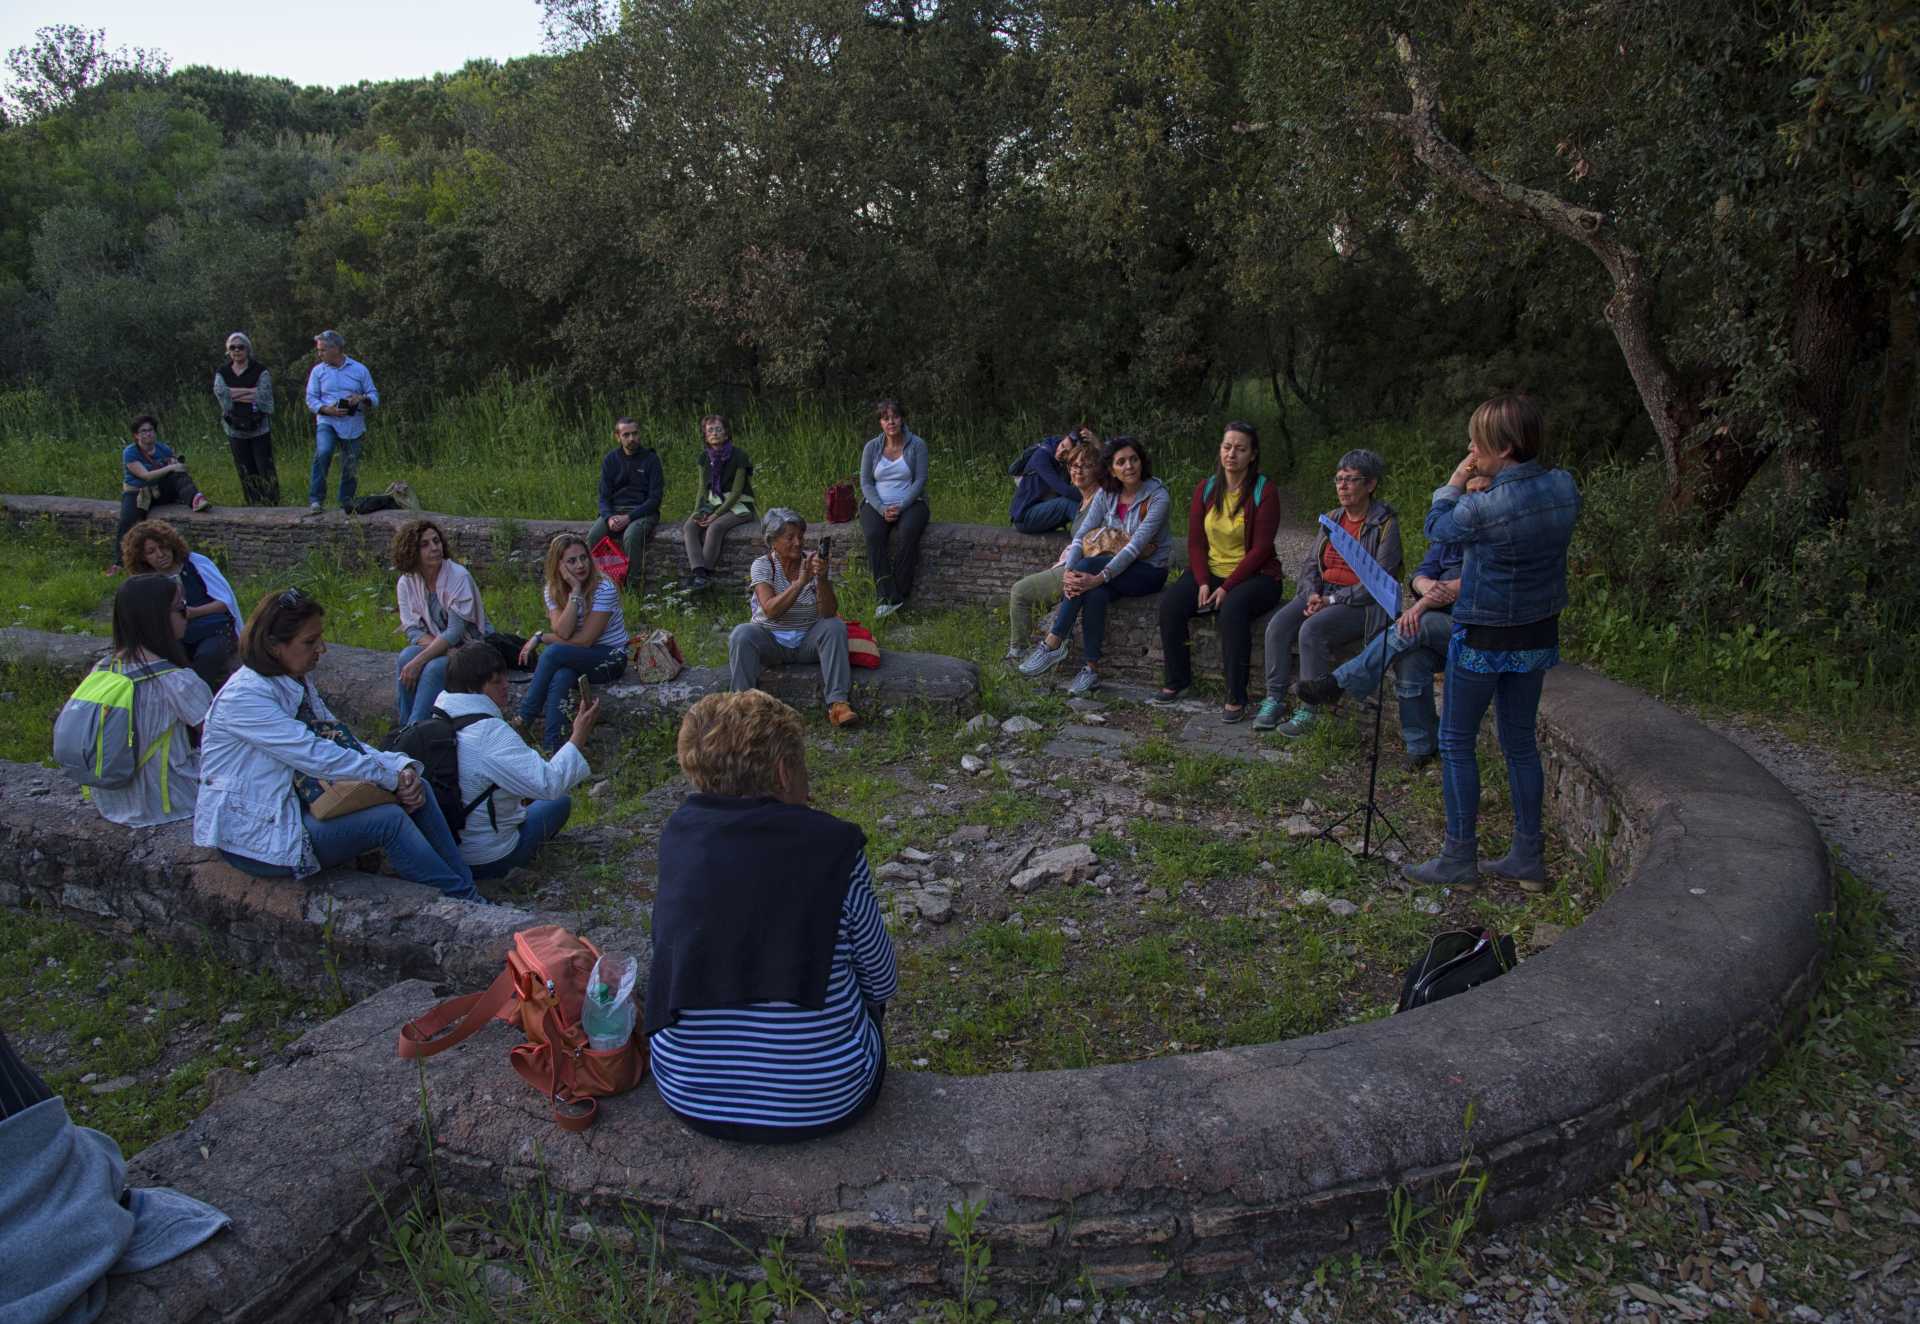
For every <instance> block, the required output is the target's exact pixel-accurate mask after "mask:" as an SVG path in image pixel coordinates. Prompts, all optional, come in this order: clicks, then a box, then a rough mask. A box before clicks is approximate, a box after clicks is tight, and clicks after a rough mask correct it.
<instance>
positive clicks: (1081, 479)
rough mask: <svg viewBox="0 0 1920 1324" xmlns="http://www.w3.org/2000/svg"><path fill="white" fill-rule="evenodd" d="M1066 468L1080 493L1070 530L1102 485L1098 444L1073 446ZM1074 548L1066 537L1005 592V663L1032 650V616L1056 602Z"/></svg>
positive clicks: (1102, 466) (1102, 461)
mask: <svg viewBox="0 0 1920 1324" xmlns="http://www.w3.org/2000/svg"><path fill="white" fill-rule="evenodd" d="M1066 465H1067V478H1068V480H1069V481H1070V482H1072V484H1073V486H1074V490H1075V491H1077V492H1079V494H1080V508H1079V510H1078V511H1076V512H1075V513H1074V516H1073V518H1072V519H1070V520H1068V521H1067V527H1068V528H1072V527H1073V526H1074V525H1075V524H1078V523H1079V522H1080V518H1081V516H1083V515H1085V514H1086V513H1087V507H1088V506H1090V505H1092V504H1093V499H1094V497H1096V496H1098V495H1099V494H1100V489H1101V488H1102V487H1103V486H1104V485H1105V483H1106V478H1107V466H1106V460H1105V459H1103V458H1102V456H1101V454H1100V445H1099V443H1098V442H1092V441H1080V442H1075V443H1073V445H1072V447H1071V448H1070V449H1069V450H1068V451H1067V457H1066ZM1076 545H1077V544H1075V542H1074V541H1073V539H1072V537H1068V539H1067V542H1066V545H1065V546H1064V547H1062V548H1061V549H1060V555H1059V557H1058V558H1057V559H1055V561H1054V563H1053V564H1052V565H1050V566H1048V567H1047V568H1046V569H1045V570H1036V571H1034V572H1033V573H1032V574H1030V575H1027V576H1026V577H1024V578H1022V579H1018V580H1015V581H1014V585H1013V587H1012V588H1011V589H1009V590H1008V592H1007V661H1009V662H1015V663H1017V662H1019V660H1020V659H1021V658H1023V657H1025V656H1026V655H1027V650H1028V649H1030V648H1031V647H1033V615H1034V613H1035V612H1037V611H1044V610H1045V609H1046V608H1048V607H1051V606H1052V605H1053V604H1054V603H1056V602H1058V601H1060V593H1061V589H1062V588H1063V586H1064V585H1065V584H1066V580H1067V560H1068V558H1069V557H1071V556H1072V555H1073V549H1074V547H1075V546H1076Z"/></svg>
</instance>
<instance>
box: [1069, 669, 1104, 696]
mask: <svg viewBox="0 0 1920 1324" xmlns="http://www.w3.org/2000/svg"><path fill="white" fill-rule="evenodd" d="M1099 688H1100V673H1099V672H1097V671H1095V670H1094V669H1093V668H1092V667H1090V666H1086V667H1081V668H1080V674H1079V675H1077V676H1075V677H1074V678H1073V684H1071V685H1069V686H1067V693H1068V694H1086V693H1088V692H1090V691H1092V690H1097V689H1099Z"/></svg>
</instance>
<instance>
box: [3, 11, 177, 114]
mask: <svg viewBox="0 0 1920 1324" xmlns="http://www.w3.org/2000/svg"><path fill="white" fill-rule="evenodd" d="M7 68H8V69H10V70H12V71H13V79H12V82H11V84H10V86H9V87H8V88H7V93H6V105H7V109H8V112H9V113H10V114H13V115H17V116H19V117H20V118H23V119H36V118H38V117H40V116H42V115H48V114H51V113H52V112H54V111H56V110H59V109H61V108H62V107H64V106H67V105H70V104H72V102H73V100H74V98H76V97H78V96H79V95H80V94H81V93H82V92H84V91H86V90H87V89H88V88H91V87H96V86H98V85H99V84H101V83H103V82H105V81H106V80H107V79H109V78H111V77H113V76H115V75H125V76H132V77H134V78H136V79H140V80H144V81H147V82H153V81H157V80H158V79H160V78H163V77H165V76H166V72H167V57H166V55H165V54H164V53H163V52H160V51H155V50H147V49H144V48H140V47H136V48H134V49H131V50H129V49H128V48H127V47H125V46H120V47H116V48H114V49H112V50H109V49H108V48H107V34H106V33H105V32H104V31H103V30H101V29H99V28H83V27H77V26H75V25H74V24H72V23H56V24H53V25H52V26H50V27H44V28H37V29H35V31H34V34H33V41H32V43H31V44H29V45H26V46H16V47H14V48H13V49H12V50H10V51H8V52H7Z"/></svg>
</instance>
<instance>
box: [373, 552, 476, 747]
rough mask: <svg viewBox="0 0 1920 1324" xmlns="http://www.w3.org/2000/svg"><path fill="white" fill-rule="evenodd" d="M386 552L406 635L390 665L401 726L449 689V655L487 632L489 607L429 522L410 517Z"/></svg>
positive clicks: (425, 714) (423, 717)
mask: <svg viewBox="0 0 1920 1324" xmlns="http://www.w3.org/2000/svg"><path fill="white" fill-rule="evenodd" d="M389 554H390V557H391V559H392V561H393V568H394V569H395V570H397V571H399V572H400V579H399V581H398V583H396V584H395V586H394V595H395V597H396V598H397V599H398V601H399V607H400V632H401V633H402V634H404V635H405V636H406V637H407V646H406V647H405V648H403V649H401V650H400V656H399V657H398V658H396V659H395V660H394V664H393V668H394V683H393V720H394V721H395V722H397V723H399V724H400V725H402V726H405V725H406V724H407V723H408V722H420V721H424V720H426V718H427V717H428V716H429V715H431V714H432V712H433V703H434V700H436V699H438V698H439V697H440V692H441V691H442V690H444V689H445V688H446V687H447V658H448V655H449V654H451V653H452V652H453V650H454V649H456V648H458V647H459V646H460V645H461V644H462V643H463V642H465V641H466V640H468V639H478V638H480V637H481V636H482V635H484V634H485V633H486V632H487V609H486V607H485V606H483V605H482V604H481V601H480V586H479V585H478V584H476V583H474V582H473V575H472V574H471V573H470V572H469V571H468V570H467V568H466V567H465V566H463V565H461V564H460V563H459V562H458V561H456V560H454V559H453V548H452V547H451V546H450V545H448V543H447V535H446V534H445V533H444V532H442V531H441V528H440V526H439V525H438V524H436V523H434V522H433V521H432V520H430V519H410V520H408V521H407V522H406V523H405V524H402V525H401V526H400V527H399V528H398V529H395V530H394V533H393V545H392V547H391V548H390V549H389Z"/></svg>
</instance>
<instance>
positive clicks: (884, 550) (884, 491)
mask: <svg viewBox="0 0 1920 1324" xmlns="http://www.w3.org/2000/svg"><path fill="white" fill-rule="evenodd" d="M873 409H874V413H875V415H876V416H877V417H878V418H879V420H880V435H879V436H877V437H873V438H871V439H870V440H869V441H868V442H867V444H866V446H865V447H863V448H862V449H861V451H860V494H861V496H862V498H863V499H862V501H861V503H860V531H861V532H862V533H864V534H865V535H866V537H867V566H868V568H870V569H871V570H872V571H873V593H874V599H875V606H874V609H873V614H874V617H875V619H878V618H880V617H884V616H891V615H893V613H895V612H896V611H899V610H900V609H901V608H902V607H904V606H906V605H907V599H908V598H909V597H911V596H912V595H913V577H914V574H915V572H916V571H917V570H918V569H919V566H920V536H921V535H922V534H924V533H925V532H926V531H927V521H928V520H930V519H932V518H933V516H932V514H931V513H930V510H929V507H928V506H927V443H926V441H925V440H924V439H922V438H921V437H919V436H917V435H915V434H914V433H912V432H909V431H908V430H907V411H906V408H905V407H904V406H903V405H902V404H901V403H900V402H899V401H898V400H892V399H888V400H882V401H880V402H879V403H877V404H876V405H874V407H873Z"/></svg>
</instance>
